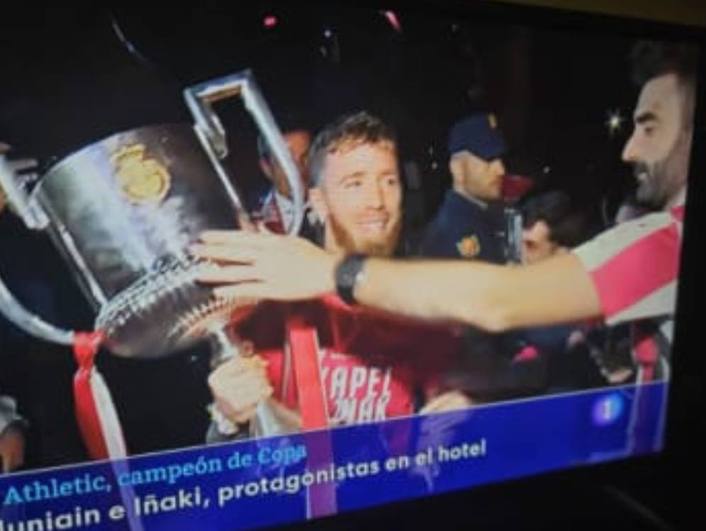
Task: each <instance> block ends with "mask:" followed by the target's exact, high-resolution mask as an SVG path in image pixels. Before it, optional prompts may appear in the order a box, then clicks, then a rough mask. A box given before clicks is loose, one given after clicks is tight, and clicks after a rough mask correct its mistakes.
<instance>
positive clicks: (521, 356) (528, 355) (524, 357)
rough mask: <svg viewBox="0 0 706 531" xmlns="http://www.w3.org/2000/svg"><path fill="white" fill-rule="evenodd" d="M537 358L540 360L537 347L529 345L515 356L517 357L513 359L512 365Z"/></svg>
mask: <svg viewBox="0 0 706 531" xmlns="http://www.w3.org/2000/svg"><path fill="white" fill-rule="evenodd" d="M537 358H539V351H538V350H537V347H535V346H532V345H527V346H526V347H523V348H522V350H520V351H519V352H518V353H517V354H515V357H514V358H512V363H524V362H527V361H532V360H536V359H537Z"/></svg>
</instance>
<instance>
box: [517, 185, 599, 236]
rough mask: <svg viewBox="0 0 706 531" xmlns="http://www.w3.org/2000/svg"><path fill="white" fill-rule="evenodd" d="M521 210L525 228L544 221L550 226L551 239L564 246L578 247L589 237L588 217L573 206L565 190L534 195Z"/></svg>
mask: <svg viewBox="0 0 706 531" xmlns="http://www.w3.org/2000/svg"><path fill="white" fill-rule="evenodd" d="M521 210H522V224H523V225H524V227H525V228H529V227H531V226H532V225H534V224H535V223H537V222H538V221H544V222H545V223H546V224H547V226H548V227H549V239H550V240H552V241H553V242H554V243H556V244H558V245H561V246H562V247H576V246H577V245H579V244H580V243H582V242H583V241H584V240H586V238H587V227H586V219H585V217H584V216H583V215H582V214H581V213H580V212H576V211H575V210H574V209H573V208H572V203H571V198H570V197H569V196H568V194H566V193H565V192H562V191H559V190H553V191H550V192H545V193H543V194H540V195H535V196H532V197H530V198H529V199H527V200H526V201H525V202H524V204H523V205H522V207H521Z"/></svg>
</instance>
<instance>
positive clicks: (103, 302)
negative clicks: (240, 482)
mask: <svg viewBox="0 0 706 531" xmlns="http://www.w3.org/2000/svg"><path fill="white" fill-rule="evenodd" d="M234 96H239V97H240V98H241V99H242V101H243V104H244V105H245V107H246V109H247V110H248V111H249V112H250V114H251V116H252V117H253V119H254V122H255V124H256V125H257V127H258V129H259V131H260V133H261V134H262V135H263V137H264V138H265V140H266V141H267V142H268V143H269V145H270V146H271V148H272V152H273V153H274V155H275V157H276V159H277V162H278V163H279V164H280V165H281V167H282V168H283V170H284V172H285V174H286V176H287V179H288V181H289V186H290V190H291V191H292V197H293V200H294V204H295V207H296V212H295V216H294V220H293V221H292V222H291V223H290V226H289V227H287V232H289V233H296V232H298V230H299V226H300V224H301V221H302V217H303V204H304V193H305V192H304V189H303V185H302V182H301V179H300V177H299V173H298V170H297V167H296V165H295V164H294V162H293V160H292V158H291V156H290V154H289V150H288V149H287V147H286V144H285V142H284V140H283V138H282V135H281V133H280V131H279V129H278V127H277V125H276V123H275V120H274V119H273V117H272V114H271V113H270V110H269V108H268V105H267V103H266V102H265V100H264V98H263V96H262V94H261V92H260V90H259V89H258V87H257V84H256V82H255V79H254V77H253V75H252V73H251V72H250V71H243V72H240V73H236V74H233V75H229V76H226V77H223V78H219V79H215V80H211V81H208V82H204V83H201V84H198V85H195V86H192V87H189V88H187V89H185V90H184V98H185V100H186V103H187V105H188V108H189V110H190V111H191V114H192V115H193V118H194V125H193V126H192V125H189V124H173V125H156V126H148V127H141V128H138V129H133V130H130V131H126V132H122V133H118V134H115V135H113V136H110V137H108V138H106V139H104V140H101V141H99V142H96V143H94V144H91V145H89V146H87V147H84V148H83V149H81V150H79V151H77V152H75V153H73V154H71V155H69V156H68V157H66V158H64V159H63V160H61V161H60V162H58V163H57V164H55V165H54V166H53V167H52V168H51V169H49V171H47V172H46V173H45V174H44V175H43V176H41V178H39V179H38V180H37V182H36V184H35V185H34V186H33V188H32V190H31V191H28V190H27V189H26V183H23V182H22V181H21V179H20V175H19V174H18V173H17V172H15V171H14V169H13V166H12V163H11V162H10V161H8V160H7V159H6V158H5V156H4V155H0V186H1V187H2V189H3V190H4V193H5V195H6V197H7V200H8V202H9V203H10V205H11V206H12V208H13V209H14V211H15V212H16V213H17V214H18V215H19V217H20V218H21V219H22V220H23V221H24V223H25V225H26V226H27V227H28V228H29V229H32V230H45V231H48V233H49V234H50V236H51V238H52V240H53V242H54V243H55V245H56V247H58V249H59V251H60V252H61V253H62V255H63V257H64V259H65V260H66V261H67V263H68V264H69V266H70V269H71V271H72V272H73V274H74V276H75V278H76V280H77V282H78V284H79V285H80V286H81V288H82V291H83V292H84V294H85V295H86V296H87V298H88V300H89V301H90V303H91V304H92V306H93V308H94V310H95V313H96V319H95V329H96V330H98V331H100V333H101V338H102V340H103V343H104V345H105V346H106V347H107V348H108V350H109V351H110V352H111V353H113V354H115V355H118V356H125V357H131V358H156V357H161V356H168V355H169V354H170V353H173V352H176V351H178V350H181V349H183V348H185V347H187V346H189V345H190V344H193V343H194V342H196V341H198V340H203V339H205V338H210V339H211V341H212V343H213V345H214V348H213V359H214V362H216V363H217V362H220V361H222V360H224V359H226V358H228V357H229V356H233V355H238V347H237V345H236V344H235V342H233V341H231V338H230V337H229V335H228V333H227V328H228V324H229V321H230V319H231V316H232V314H233V312H234V311H236V310H238V309H240V308H243V307H247V305H248V304H254V301H243V300H236V299H225V298H217V297H215V296H214V295H213V292H212V289H210V288H208V287H206V286H203V285H200V284H198V283H197V282H196V280H195V279H196V277H197V276H198V274H199V273H200V272H201V271H202V270H203V269H204V268H213V267H217V266H216V265H215V264H212V263H209V262H205V261H202V260H198V259H195V258H193V257H192V256H190V255H189V253H188V252H187V248H188V246H189V245H190V244H192V243H194V242H195V241H196V240H197V239H198V235H199V233H200V232H201V231H204V230H208V229H234V228H237V227H238V220H241V221H242V220H247V219H248V218H247V213H246V211H245V208H244V206H243V203H242V201H241V196H240V195H239V193H238V191H237V189H236V186H235V184H234V183H233V181H232V180H231V178H230V175H229V174H228V171H227V170H226V168H225V166H224V164H223V161H224V159H225V158H226V157H227V155H228V147H227V142H226V131H225V130H224V128H223V126H222V124H221V121H220V120H219V118H218V116H217V115H216V114H215V112H214V110H213V109H212V104H213V103H214V102H216V101H219V100H223V99H225V98H230V97H234ZM0 311H1V312H2V313H3V314H4V315H5V316H6V317H7V318H8V319H9V320H10V321H12V322H13V323H15V324H16V325H18V326H19V327H20V328H22V329H24V330H25V331H26V332H28V333H29V334H31V335H33V336H36V337H38V338H41V339H44V340H48V341H52V342H56V343H60V344H65V345H73V344H75V340H76V333H75V332H74V331H70V330H62V329H60V328H57V327H55V326H53V325H51V324H50V323H47V322H45V321H43V320H41V319H40V318H39V317H38V316H36V315H34V314H33V313H32V312H31V311H30V310H27V309H25V308H23V307H22V306H21V305H20V304H19V303H18V302H17V300H16V299H15V298H14V297H13V296H12V294H11V292H10V291H9V289H8V288H7V286H6V285H5V284H4V283H3V282H2V279H0ZM253 425H254V426H255V428H254V432H255V434H256V435H272V434H276V433H280V432H281V431H283V428H281V427H280V426H278V423H277V419H276V416H275V415H274V414H273V412H272V411H271V410H270V409H268V406H267V403H263V404H261V407H260V409H259V410H258V415H257V417H256V421H255V422H254V423H253Z"/></svg>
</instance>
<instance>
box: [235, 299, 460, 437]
mask: <svg viewBox="0 0 706 531" xmlns="http://www.w3.org/2000/svg"><path fill="white" fill-rule="evenodd" d="M292 314H296V315H297V317H298V318H300V319H303V320H304V321H305V322H306V323H307V324H308V325H310V326H311V327H312V328H313V329H315V331H316V336H317V340H318V348H317V349H316V350H317V358H318V368H319V375H320V379H321V382H322V386H323V389H322V390H321V392H322V395H323V396H322V398H323V402H324V404H325V408H326V414H327V417H328V419H329V424H331V425H340V424H354V423H360V422H371V421H380V420H385V419H388V418H392V417H397V416H401V415H409V414H412V413H413V412H414V411H415V409H416V406H417V402H418V400H419V398H422V399H424V398H425V397H429V396H433V395H434V394H436V393H437V392H439V390H440V388H441V387H442V386H443V382H441V381H440V376H441V375H442V374H443V373H444V372H448V370H449V369H450V368H451V367H452V364H453V363H454V361H455V360H456V357H457V356H458V353H459V351H460V339H459V338H458V337H457V336H456V335H455V334H454V333H453V332H452V331H451V330H450V329H449V328H446V327H441V326H436V325H429V324H424V323H420V322H418V321H410V320H405V319H401V318H397V317H393V316H389V315H387V314H383V313H380V312H376V311H371V310H368V309H362V308H358V307H355V308H354V307H350V306H347V305H346V304H344V303H343V302H342V301H341V300H340V299H338V298H337V297H333V296H331V297H325V298H323V299H320V300H316V301H310V302H304V303H296V304H282V303H271V302H267V303H262V304H261V306H260V307H259V308H258V309H257V310H256V311H255V313H254V314H253V315H252V316H251V317H250V318H248V320H247V321H245V322H243V323H242V324H240V325H239V326H238V335H239V336H240V337H241V338H242V339H245V340H251V341H253V343H254V345H255V351H256V352H257V353H258V354H260V355H261V356H263V357H264V358H265V359H267V360H268V361H269V365H268V368H267V370H268V375H269V378H270V382H271V383H272V385H273V387H274V389H275V393H274V394H275V397H276V398H278V399H279V400H281V401H282V402H283V403H284V404H285V405H286V406H288V407H290V408H292V409H295V408H297V407H298V402H299V401H298V396H299V394H298V389H297V379H296V378H295V374H294V366H295V364H294V363H292V359H291V356H290V351H289V349H288V348H285V349H283V348H282V346H283V345H285V344H286V341H285V338H286V333H285V332H286V331H285V322H286V318H287V316H288V315H292Z"/></svg>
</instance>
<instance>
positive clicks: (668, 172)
mask: <svg viewBox="0 0 706 531" xmlns="http://www.w3.org/2000/svg"><path fill="white" fill-rule="evenodd" d="M684 134H687V133H684ZM689 135H690V133H689ZM690 151H691V140H690V136H688V137H687V136H685V137H682V138H680V139H679V140H677V143H676V145H675V146H674V147H673V148H672V150H671V151H670V153H669V154H668V155H667V156H666V157H665V158H663V159H662V160H658V161H655V162H653V163H652V164H648V163H646V162H636V163H635V165H634V170H633V171H634V174H635V178H638V177H639V176H640V175H641V174H643V173H644V174H645V175H646V178H645V179H644V180H643V181H640V180H638V187H637V191H636V192H635V198H636V199H637V203H638V205H641V206H645V207H648V208H656V209H662V208H664V207H665V206H666V205H667V203H668V202H669V201H671V200H673V199H674V197H675V196H676V195H677V194H678V193H679V190H680V189H681V188H682V187H683V186H685V185H686V176H687V174H688V173H689V155H690Z"/></svg>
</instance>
